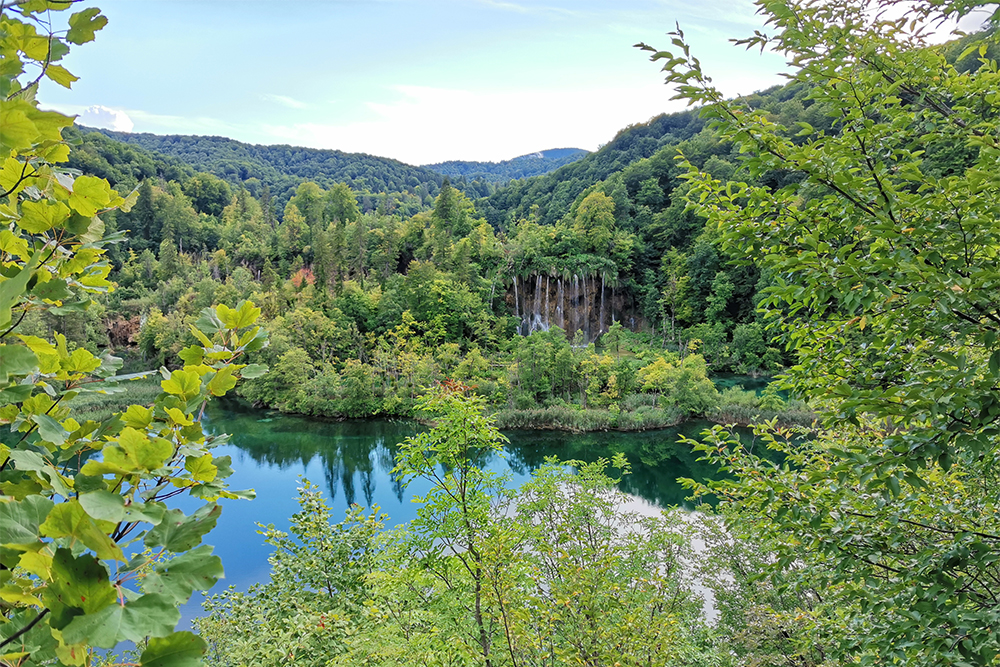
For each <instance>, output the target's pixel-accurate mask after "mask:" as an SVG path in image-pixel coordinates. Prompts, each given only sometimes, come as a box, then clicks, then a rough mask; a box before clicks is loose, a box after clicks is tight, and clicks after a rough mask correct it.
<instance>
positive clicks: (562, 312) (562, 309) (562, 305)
mask: <svg viewBox="0 0 1000 667" xmlns="http://www.w3.org/2000/svg"><path fill="white" fill-rule="evenodd" d="M556 289H558V290H559V306H558V308H559V310H557V311H556V315H558V316H559V328H560V329H562V330H563V331H566V299H565V296H566V295H565V294H564V293H563V284H562V278H559V279H558V281H557V282H556Z"/></svg>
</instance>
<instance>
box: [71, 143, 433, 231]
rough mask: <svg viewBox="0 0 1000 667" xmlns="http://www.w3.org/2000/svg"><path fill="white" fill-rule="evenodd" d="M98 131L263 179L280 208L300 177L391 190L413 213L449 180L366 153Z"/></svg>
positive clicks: (213, 169)
mask: <svg viewBox="0 0 1000 667" xmlns="http://www.w3.org/2000/svg"><path fill="white" fill-rule="evenodd" d="M88 130H89V128H84V131H88ZM92 131H96V132H100V133H101V134H103V135H105V136H107V137H110V138H112V139H114V140H115V141H119V142H122V143H125V144H129V145H133V146H138V147H140V148H143V149H146V150H147V151H151V152H153V153H158V154H160V155H163V156H166V157H170V158H176V159H178V160H180V161H181V162H183V163H184V164H186V165H189V166H190V167H193V168H194V169H195V170H197V171H201V172H207V173H210V174H214V175H215V176H218V177H219V178H222V179H224V180H226V181H228V182H230V183H231V184H234V185H239V184H241V183H247V182H248V181H249V182H250V183H249V186H248V189H251V190H253V189H254V188H253V186H254V185H255V184H254V183H253V179H257V181H259V182H260V184H267V186H268V187H269V188H270V191H271V196H273V197H274V199H275V200H276V202H277V203H278V206H279V210H280V207H282V206H283V205H284V203H285V202H286V201H287V200H288V199H289V198H290V197H291V196H292V194H293V193H294V191H295V188H296V187H298V185H299V184H300V183H302V182H304V181H312V182H313V183H316V184H318V185H320V186H321V187H324V188H329V187H332V186H333V185H334V184H335V183H346V184H347V185H349V186H350V187H351V189H352V190H354V191H355V192H357V193H359V195H360V196H362V197H364V196H365V195H368V196H374V195H383V194H386V193H388V194H389V195H390V196H393V197H394V199H395V200H396V202H395V204H396V206H395V207H398V208H399V209H400V210H401V212H403V213H404V214H409V215H412V214H413V213H416V212H417V211H418V210H420V209H423V208H425V207H426V206H428V205H430V203H431V202H432V201H433V199H434V197H435V196H437V194H438V192H439V191H440V188H441V183H442V181H443V180H444V176H443V175H441V174H439V173H437V172H434V171H431V170H430V169H427V168H424V167H414V166H411V165H408V164H404V163H402V162H399V161H398V160H392V159H389V158H382V157H376V156H373V155H367V154H364V153H345V152H343V151H338V150H326V149H317V148H302V147H297V146H286V145H280V146H263V145H256V144H246V143H243V142H240V141H236V140H234V139H227V138H225V137H203V136H193V135H157V134H147V133H136V134H132V133H126V132H113V131H111V130H92ZM259 186H260V185H259V184H257V187H259ZM254 194H255V196H256V195H257V193H254ZM375 200H376V201H373V205H378V203H379V202H378V201H377V200H378V197H375Z"/></svg>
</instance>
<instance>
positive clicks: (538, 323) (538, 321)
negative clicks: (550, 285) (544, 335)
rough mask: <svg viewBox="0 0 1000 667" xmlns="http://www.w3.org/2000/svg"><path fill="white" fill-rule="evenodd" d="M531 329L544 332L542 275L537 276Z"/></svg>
mask: <svg viewBox="0 0 1000 667" xmlns="http://www.w3.org/2000/svg"><path fill="white" fill-rule="evenodd" d="M532 320H533V321H532V323H531V328H532V330H534V331H544V330H545V329H544V327H543V326H542V274H540V273H539V274H538V275H537V276H535V312H534V316H533V317H532Z"/></svg>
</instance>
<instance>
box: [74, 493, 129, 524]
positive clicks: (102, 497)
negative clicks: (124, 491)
mask: <svg viewBox="0 0 1000 667" xmlns="http://www.w3.org/2000/svg"><path fill="white" fill-rule="evenodd" d="M80 506H81V507H83V509H84V510H86V512H87V514H89V515H90V516H91V517H93V518H94V519H97V520H99V521H111V522H113V523H118V522H119V521H121V520H122V519H124V518H125V499H124V498H122V497H121V496H120V495H118V494H117V493H112V492H111V491H106V490H103V489H102V490H97V491H92V492H90V493H83V494H80Z"/></svg>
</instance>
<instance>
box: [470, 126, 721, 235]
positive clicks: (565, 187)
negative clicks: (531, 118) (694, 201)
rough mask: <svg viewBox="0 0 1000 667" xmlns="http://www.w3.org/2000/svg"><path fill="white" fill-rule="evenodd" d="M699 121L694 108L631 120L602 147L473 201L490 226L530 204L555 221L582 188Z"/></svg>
mask: <svg viewBox="0 0 1000 667" xmlns="http://www.w3.org/2000/svg"><path fill="white" fill-rule="evenodd" d="M703 126H704V122H703V121H702V120H701V119H700V118H699V117H698V113H697V112H696V111H683V112H680V113H673V114H663V115H660V116H657V117H655V118H653V119H651V120H649V121H648V122H646V123H639V124H636V125H630V126H629V127H626V128H625V129H623V130H621V131H619V132H618V134H616V135H615V137H614V139H612V140H611V141H610V142H608V143H607V144H605V145H604V146H602V147H601V149H600V150H598V151H596V152H594V153H589V154H588V155H586V156H585V157H583V158H582V159H580V160H576V161H574V162H571V163H570V164H566V165H564V166H562V167H560V168H558V169H556V170H555V171H552V172H550V173H547V174H545V175H543V176H538V177H535V178H530V179H526V180H522V181H512V182H511V183H509V184H508V185H507V187H504V188H500V189H498V190H497V191H496V192H494V193H492V194H491V195H489V196H488V197H485V198H484V199H481V200H480V201H478V202H477V203H476V207H477V209H479V211H480V213H482V214H483V215H485V216H486V219H487V220H489V221H490V223H491V224H493V226H494V227H507V226H508V225H509V223H511V222H512V221H515V220H518V219H521V218H527V217H528V215H529V214H530V213H531V207H532V206H534V205H537V206H538V209H537V213H536V215H537V216H538V219H539V221H541V222H544V223H547V224H554V223H555V222H556V221H557V220H559V219H560V218H562V217H563V216H564V215H566V213H567V212H568V211H569V208H570V205H571V204H572V203H573V201H574V200H575V199H576V198H577V196H578V195H579V194H580V193H581V192H583V191H584V190H585V189H586V188H588V187H590V186H591V185H594V184H595V183H597V182H598V181H602V180H604V179H606V178H607V177H608V176H610V175H611V174H613V173H615V172H617V171H620V170H622V169H624V168H625V167H626V166H628V165H629V164H631V163H633V162H636V161H637V160H640V159H642V158H648V157H651V156H652V155H654V154H655V153H656V152H657V151H659V150H660V149H662V148H663V147H665V146H670V145H675V144H677V143H679V142H681V141H683V140H685V139H690V138H691V137H693V136H694V135H696V134H697V133H698V132H699V131H700V130H701V129H702V127H703Z"/></svg>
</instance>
